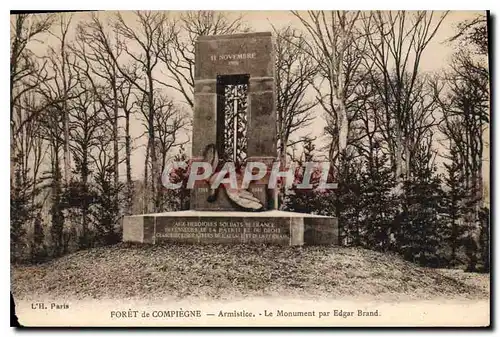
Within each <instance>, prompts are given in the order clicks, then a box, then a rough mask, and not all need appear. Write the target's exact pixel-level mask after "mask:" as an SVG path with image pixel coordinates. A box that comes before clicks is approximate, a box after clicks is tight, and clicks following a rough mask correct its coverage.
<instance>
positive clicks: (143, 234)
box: [123, 210, 338, 246]
mask: <svg viewBox="0 0 500 337" xmlns="http://www.w3.org/2000/svg"><path fill="white" fill-rule="evenodd" d="M123 241H124V242H138V243H149V244H162V243H172V242H180V243H222V244H238V243H242V244H250V243H265V244H276V245H283V246H302V245H325V244H338V223H337V219H336V218H332V217H327V216H321V215H312V214H303V213H294V212H283V211H265V212H220V211H194V210H190V211H179V212H167V213H154V214H141V215H131V216H126V217H124V219H123Z"/></svg>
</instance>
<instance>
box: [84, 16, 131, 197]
mask: <svg viewBox="0 0 500 337" xmlns="http://www.w3.org/2000/svg"><path fill="white" fill-rule="evenodd" d="M101 27H102V26H101V25H100V22H99V21H98V18H97V16H96V15H95V14H93V15H92V17H91V21H90V22H89V23H86V24H80V25H79V26H78V28H77V31H78V35H77V40H76V44H77V47H76V48H75V54H77V55H78V56H79V60H80V63H81V64H82V65H81V66H79V69H80V70H82V72H83V73H84V74H85V76H86V78H87V80H88V81H89V83H90V84H91V85H92V88H93V91H94V92H95V94H96V99H97V100H98V101H99V102H100V104H101V107H102V109H103V112H104V113H105V115H106V118H107V120H108V122H109V125H110V128H111V130H110V131H111V134H112V142H113V181H114V184H115V186H118V185H119V157H120V156H119V151H118V148H119V140H120V135H119V127H118V125H119V118H120V116H119V108H120V104H119V88H120V87H121V85H122V84H121V83H122V82H124V81H125V79H124V78H123V76H121V75H120V73H119V71H118V69H117V65H116V62H114V59H113V57H115V58H118V57H120V55H121V52H122V47H121V44H120V43H118V38H117V36H116V35H115V36H114V39H113V38H112V37H111V36H110V35H107V36H106V43H107V44H103V40H101V39H94V34H95V32H96V31H99V29H101ZM108 47H109V48H112V54H110V53H108V52H107V48H108ZM119 75H120V76H119ZM118 198H119V196H118V195H116V196H115V203H116V204H117V206H118Z"/></svg>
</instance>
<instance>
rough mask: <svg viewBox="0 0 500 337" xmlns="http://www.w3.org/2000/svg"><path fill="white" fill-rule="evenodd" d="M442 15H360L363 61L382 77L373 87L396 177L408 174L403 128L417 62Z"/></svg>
mask: <svg viewBox="0 0 500 337" xmlns="http://www.w3.org/2000/svg"><path fill="white" fill-rule="evenodd" d="M446 15H447V12H445V13H443V14H442V15H440V17H438V18H437V20H435V19H434V16H435V14H434V13H433V12H428V11H418V12H408V13H407V12H405V11H397V12H392V11H389V12H380V11H377V12H370V13H368V14H363V16H362V22H363V27H364V34H365V36H366V39H367V45H368V49H369V52H368V53H367V57H366V60H368V61H369V62H370V63H372V64H373V65H374V71H372V72H371V74H375V73H378V74H380V75H381V78H382V83H381V85H380V86H378V87H377V88H378V94H379V95H380V96H381V97H383V99H384V103H385V110H386V111H385V114H384V115H385V127H386V130H387V131H388V132H390V133H391V136H390V137H389V138H390V139H392V140H393V141H392V143H391V145H390V147H391V160H392V164H393V168H394V171H395V175H396V177H397V179H398V180H399V179H401V178H402V177H403V175H404V176H407V175H408V174H409V172H408V165H409V163H410V161H411V158H410V157H411V155H410V144H409V142H408V141H407V140H408V135H407V132H405V129H406V128H411V127H412V124H411V118H412V117H411V113H412V111H413V105H412V104H413V103H412V98H413V97H414V96H413V92H414V88H415V86H416V85H417V82H418V81H417V79H418V74H419V66H420V61H421V58H422V55H423V53H424V51H425V49H426V48H427V46H428V45H429V42H430V41H431V40H432V39H433V38H434V36H435V35H436V33H437V31H438V29H439V27H440V26H441V24H442V22H443V20H444V19H445V17H446ZM405 160H406V171H405V172H403V165H404V163H405Z"/></svg>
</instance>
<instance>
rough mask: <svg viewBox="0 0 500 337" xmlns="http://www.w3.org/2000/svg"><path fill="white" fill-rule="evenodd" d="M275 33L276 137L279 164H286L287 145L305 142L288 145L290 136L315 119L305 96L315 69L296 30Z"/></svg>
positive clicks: (303, 40) (312, 105) (311, 102)
mask: <svg viewBox="0 0 500 337" xmlns="http://www.w3.org/2000/svg"><path fill="white" fill-rule="evenodd" d="M275 34H276V35H275V38H276V41H275V57H276V73H275V76H276V91H277V92H276V110H277V134H278V140H279V157H280V161H281V163H282V164H283V165H285V164H286V162H287V148H288V146H293V145H294V144H295V143H297V142H301V141H303V140H304V138H300V139H298V140H296V141H295V142H292V143H290V139H291V136H292V135H293V134H294V133H296V132H297V131H299V130H300V129H302V128H305V127H307V126H308V125H309V124H310V122H311V121H312V120H313V119H314V116H313V115H312V109H313V108H314V107H315V106H316V104H317V102H315V101H310V100H307V99H306V95H307V93H308V89H309V88H310V83H312V82H313V80H314V76H315V74H316V69H317V68H316V65H315V64H314V62H313V59H312V58H311V56H310V55H309V54H308V53H306V52H304V49H305V45H304V44H305V38H304V36H303V35H302V34H300V33H299V32H298V31H297V30H296V29H293V28H291V27H287V28H284V29H281V30H276V29H275Z"/></svg>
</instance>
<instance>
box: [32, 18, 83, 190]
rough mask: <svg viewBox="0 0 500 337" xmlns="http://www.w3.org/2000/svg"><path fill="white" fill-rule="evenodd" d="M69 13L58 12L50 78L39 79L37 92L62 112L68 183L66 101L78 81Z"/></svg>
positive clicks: (73, 95)
mask: <svg viewBox="0 0 500 337" xmlns="http://www.w3.org/2000/svg"><path fill="white" fill-rule="evenodd" d="M71 18H72V17H71V16H69V17H68V16H67V15H63V14H60V15H59V17H58V25H57V27H58V32H57V33H52V32H51V34H52V35H53V36H54V37H55V38H56V39H57V40H58V43H59V44H58V46H57V48H54V47H52V46H50V47H49V51H48V56H47V57H46V59H47V61H48V66H49V67H50V71H51V72H52V73H53V76H52V78H51V80H50V81H46V82H43V83H42V86H41V87H40V90H39V92H40V94H41V95H42V96H43V97H44V99H45V100H46V101H48V102H50V104H52V105H53V106H55V107H56V108H57V111H58V113H59V114H61V115H62V121H63V137H64V147H63V158H64V183H65V184H66V185H67V184H68V183H69V180H70V176H71V161H70V160H71V159H70V145H69V142H70V140H69V109H70V106H69V101H70V100H71V99H73V98H74V97H75V96H78V92H76V91H75V90H74V89H75V87H76V85H77V83H78V80H77V76H76V74H75V72H74V69H73V67H72V65H73V64H74V63H75V55H74V54H73V53H71V52H70V50H69V46H68V44H69V41H68V32H69V28H70V25H71V20H72V19H71Z"/></svg>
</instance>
